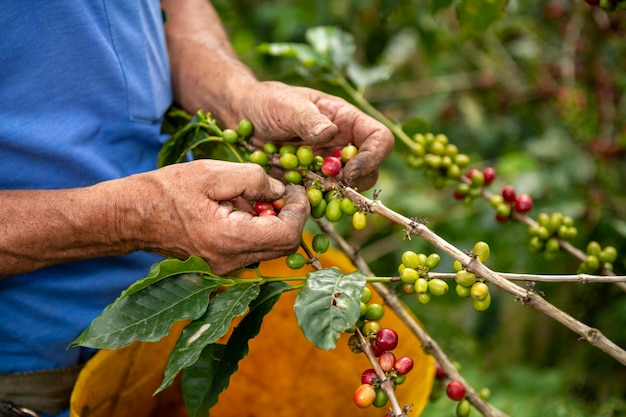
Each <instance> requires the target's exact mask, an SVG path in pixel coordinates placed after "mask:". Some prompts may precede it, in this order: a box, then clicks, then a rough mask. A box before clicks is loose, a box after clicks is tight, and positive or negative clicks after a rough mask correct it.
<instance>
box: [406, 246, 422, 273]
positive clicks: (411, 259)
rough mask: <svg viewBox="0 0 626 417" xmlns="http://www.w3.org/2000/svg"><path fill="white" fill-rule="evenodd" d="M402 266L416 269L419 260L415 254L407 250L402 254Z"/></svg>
mask: <svg viewBox="0 0 626 417" xmlns="http://www.w3.org/2000/svg"><path fill="white" fill-rule="evenodd" d="M402 264H403V265H405V266H406V267H407V268H413V269H417V267H419V266H420V259H419V256H418V255H417V253H415V252H413V251H410V250H407V251H405V252H404V253H403V254H402Z"/></svg>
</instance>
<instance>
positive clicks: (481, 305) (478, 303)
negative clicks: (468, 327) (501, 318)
mask: <svg viewBox="0 0 626 417" xmlns="http://www.w3.org/2000/svg"><path fill="white" fill-rule="evenodd" d="M472 302H473V304H474V309H475V310H476V311H485V310H487V309H488V308H489V307H490V306H491V294H489V293H487V296H486V297H485V298H484V299H483V300H477V299H473V300H472Z"/></svg>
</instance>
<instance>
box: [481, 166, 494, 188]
mask: <svg viewBox="0 0 626 417" xmlns="http://www.w3.org/2000/svg"><path fill="white" fill-rule="evenodd" d="M483 176H484V177H485V185H491V183H492V182H493V180H494V179H496V170H495V169H493V168H492V167H487V168H485V169H483Z"/></svg>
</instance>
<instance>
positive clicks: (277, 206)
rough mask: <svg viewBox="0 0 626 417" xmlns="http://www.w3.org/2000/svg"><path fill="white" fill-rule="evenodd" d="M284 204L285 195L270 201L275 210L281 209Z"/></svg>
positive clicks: (285, 201) (285, 200)
mask: <svg viewBox="0 0 626 417" xmlns="http://www.w3.org/2000/svg"><path fill="white" fill-rule="evenodd" d="M285 204H287V197H285V196H282V197H281V198H279V199H277V200H274V201H272V206H273V207H274V209H276V210H277V211H281V210H282V209H283V207H285Z"/></svg>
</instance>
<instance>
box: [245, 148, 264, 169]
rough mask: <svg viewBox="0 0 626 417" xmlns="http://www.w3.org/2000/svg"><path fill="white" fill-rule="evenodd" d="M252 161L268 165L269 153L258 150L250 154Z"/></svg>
mask: <svg viewBox="0 0 626 417" xmlns="http://www.w3.org/2000/svg"><path fill="white" fill-rule="evenodd" d="M249 160H250V162H252V163H253V164H257V165H261V166H262V167H264V166H266V165H267V163H268V162H269V160H268V159H267V155H266V154H265V152H263V151H259V150H256V151H254V152H252V153H251V154H250V158H249Z"/></svg>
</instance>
